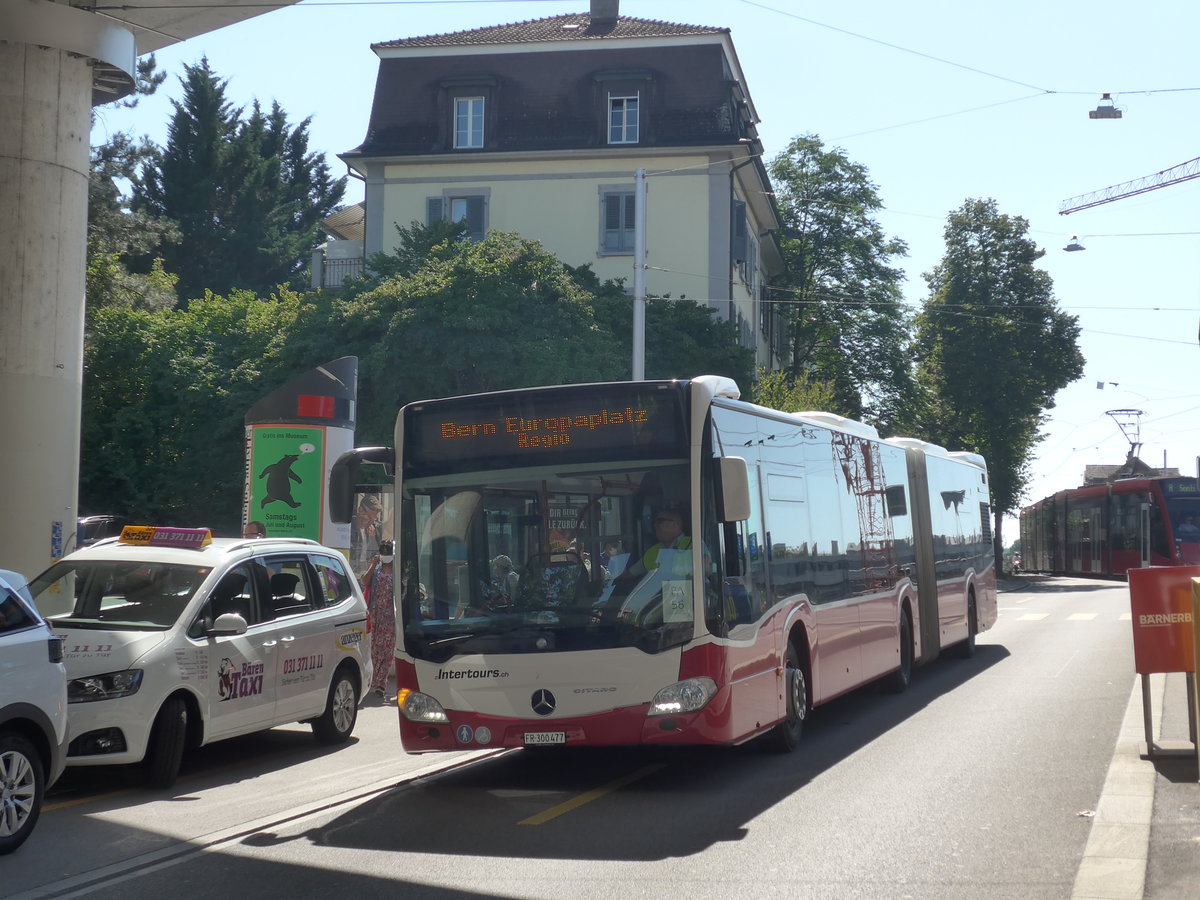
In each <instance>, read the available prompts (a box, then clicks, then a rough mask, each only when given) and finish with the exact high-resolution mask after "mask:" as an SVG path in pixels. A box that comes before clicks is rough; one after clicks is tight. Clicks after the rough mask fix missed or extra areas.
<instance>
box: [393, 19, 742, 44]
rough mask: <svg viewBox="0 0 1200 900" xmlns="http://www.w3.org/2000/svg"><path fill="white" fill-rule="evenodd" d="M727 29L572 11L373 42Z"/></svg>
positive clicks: (585, 37) (512, 40)
mask: <svg viewBox="0 0 1200 900" xmlns="http://www.w3.org/2000/svg"><path fill="white" fill-rule="evenodd" d="M728 33H729V29H728V28H714V27H711V26H708V25H681V24H678V23H676V22H658V21H655V20H654V19H635V18H632V17H630V16H620V17H618V18H617V20H616V21H615V22H609V23H605V24H597V25H595V26H593V25H592V22H591V16H590V15H589V14H588V13H571V14H568V15H565V16H549V17H547V18H545V19H530V20H529V21H527V22H513V23H512V24H510V25H492V26H490V27H488V28H476V29H473V30H471V31H455V32H452V33H450V34H430V35H426V36H425V37H413V38H400V39H399V40H395V41H382V42H381V43H378V44H372V45H371V49H373V50H374V49H380V48H394V47H468V46H490V45H494V44H534V43H540V42H543V41H595V40H603V39H605V38H653V37H666V36H670V37H679V36H685V35H698V34H728Z"/></svg>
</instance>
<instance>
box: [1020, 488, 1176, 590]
mask: <svg viewBox="0 0 1200 900" xmlns="http://www.w3.org/2000/svg"><path fill="white" fill-rule="evenodd" d="M1021 565H1022V567H1023V568H1024V569H1025V570H1026V571H1028V572H1048V573H1051V574H1054V575H1077V576H1083V577H1093V576H1094V577H1120V576H1123V575H1125V573H1126V572H1127V571H1128V570H1129V569H1139V568H1144V567H1146V566H1193V565H1200V479H1197V478H1186V477H1184V478H1181V477H1162V476H1160V477H1149V478H1121V479H1118V480H1117V481H1114V482H1112V483H1109V484H1092V485H1086V486H1084V487H1078V488H1072V489H1070V490H1066V491H1059V492H1058V493H1057V494H1054V495H1052V496H1050V497H1046V498H1045V499H1043V500H1039V501H1038V502H1037V503H1033V504H1031V505H1029V506H1027V507H1025V508H1024V509H1022V510H1021Z"/></svg>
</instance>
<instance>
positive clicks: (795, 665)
mask: <svg viewBox="0 0 1200 900" xmlns="http://www.w3.org/2000/svg"><path fill="white" fill-rule="evenodd" d="M783 688H784V693H785V694H786V699H787V716H786V717H785V718H784V720H783V721H782V722H780V723H779V724H778V725H776V726H775V727H774V728H773V729H772V730H771V731H770V733H769V734H770V738H771V744H772V745H773V747H774V749H775V750H777V751H779V752H780V753H790V752H791V751H793V750H795V749H796V747H797V745H798V744H799V743H800V735H801V733H802V732H803V731H804V719H805V717H806V716H807V715H808V683H807V681H806V680H805V678H804V664H803V663H802V662H801V659H800V654H799V653H798V652H797V651H796V645H795V644H793V643H792V642H791V641H788V647H787V662H786V664H785V666H784V673H783Z"/></svg>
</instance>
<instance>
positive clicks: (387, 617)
mask: <svg viewBox="0 0 1200 900" xmlns="http://www.w3.org/2000/svg"><path fill="white" fill-rule="evenodd" d="M395 552H396V551H395V544H393V543H392V542H391V541H381V542H380V544H379V554H378V555H377V556H376V557H375V558H374V559H372V560H371V564H370V565H369V566H368V567H367V571H366V574H364V575H363V592H364V593H365V594H366V595H367V597H366V599H367V615H368V617H369V619H368V621H369V622H370V627H371V665H372V666H373V667H374V671H373V672H372V674H371V690H372V691H373V692H374V694H375V696H376V697H378V698H379V699H380V700H383V699H385V698H386V697H387V683H388V676H389V675H391V674H392V672H393V670H395V668H396V605H395V600H394V599H393V587H394V585H395V576H394V575H393V574H392V561H393V560H394V559H395V558H396V557H395Z"/></svg>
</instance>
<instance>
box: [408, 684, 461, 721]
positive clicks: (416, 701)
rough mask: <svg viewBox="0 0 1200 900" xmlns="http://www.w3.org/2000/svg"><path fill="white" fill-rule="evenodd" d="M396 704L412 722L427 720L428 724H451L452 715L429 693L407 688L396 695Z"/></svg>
mask: <svg viewBox="0 0 1200 900" xmlns="http://www.w3.org/2000/svg"><path fill="white" fill-rule="evenodd" d="M396 704H397V705H398V706H399V707H400V713H401V715H403V716H404V718H406V719H408V721H410V722H425V723H427V724H449V722H450V717H449V716H448V715H446V710H444V709H442V704H440V703H438V702H437V701H436V700H434V699H433V698H432V697H430V696H429V695H428V694H422V693H420V692H419V691H410V690H408V689H407V688H405V689H404V690H402V691H401V692H400V693H399V694H398V695H397V696H396Z"/></svg>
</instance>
